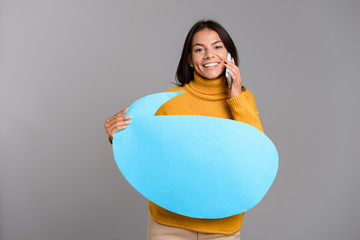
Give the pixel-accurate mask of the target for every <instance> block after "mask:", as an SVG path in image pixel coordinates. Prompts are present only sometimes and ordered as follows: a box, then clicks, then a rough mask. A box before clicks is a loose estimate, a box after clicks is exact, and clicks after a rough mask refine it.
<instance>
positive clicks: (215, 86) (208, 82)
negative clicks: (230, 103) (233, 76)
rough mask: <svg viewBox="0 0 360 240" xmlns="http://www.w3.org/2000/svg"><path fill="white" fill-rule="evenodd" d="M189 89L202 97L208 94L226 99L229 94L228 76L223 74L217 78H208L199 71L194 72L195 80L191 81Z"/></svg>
mask: <svg viewBox="0 0 360 240" xmlns="http://www.w3.org/2000/svg"><path fill="white" fill-rule="evenodd" d="M188 90H189V91H191V92H193V93H196V95H201V96H202V97H207V96H208V97H211V98H214V100H215V99H225V98H228V96H229V88H228V87H227V86H226V77H225V76H223V75H220V76H219V77H218V78H216V79H206V78H204V77H203V76H201V75H199V74H198V73H197V72H194V80H193V81H191V82H190V83H189V85H188Z"/></svg>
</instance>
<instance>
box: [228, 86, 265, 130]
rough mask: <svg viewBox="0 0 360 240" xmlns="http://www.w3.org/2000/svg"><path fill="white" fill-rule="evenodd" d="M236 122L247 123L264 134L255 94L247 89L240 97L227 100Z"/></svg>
mask: <svg viewBox="0 0 360 240" xmlns="http://www.w3.org/2000/svg"><path fill="white" fill-rule="evenodd" d="M227 103H228V104H229V106H230V108H231V113H232V115H233V117H234V120H236V121H239V122H243V123H247V124H249V125H252V126H254V127H256V128H257V129H259V130H260V131H262V132H264V130H263V128H262V126H261V122H260V118H259V112H258V110H257V108H256V104H255V99H254V96H253V94H252V93H251V92H250V91H249V90H248V89H246V90H245V91H243V92H242V93H241V94H240V95H239V96H236V97H233V98H230V99H228V100H227Z"/></svg>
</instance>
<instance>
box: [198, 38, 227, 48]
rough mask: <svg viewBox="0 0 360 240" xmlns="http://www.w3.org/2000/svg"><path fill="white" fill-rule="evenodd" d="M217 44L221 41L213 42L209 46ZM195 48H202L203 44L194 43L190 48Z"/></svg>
mask: <svg viewBox="0 0 360 240" xmlns="http://www.w3.org/2000/svg"><path fill="white" fill-rule="evenodd" d="M217 43H222V41H221V40H219V41H216V42H213V43H212V44H211V45H215V44H217ZM195 46H201V47H203V46H204V44H201V43H195V44H194V45H193V46H192V47H195Z"/></svg>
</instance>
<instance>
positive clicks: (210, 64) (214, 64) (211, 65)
mask: <svg viewBox="0 0 360 240" xmlns="http://www.w3.org/2000/svg"><path fill="white" fill-rule="evenodd" d="M217 65H219V63H209V64H206V65H204V66H205V67H213V66H217Z"/></svg>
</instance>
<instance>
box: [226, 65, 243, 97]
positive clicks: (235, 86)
mask: <svg viewBox="0 0 360 240" xmlns="http://www.w3.org/2000/svg"><path fill="white" fill-rule="evenodd" d="M225 66H226V68H227V69H229V74H230V76H231V78H232V84H231V88H230V97H231V98H233V97H236V96H238V95H240V94H241V92H242V82H241V76H240V69H239V68H238V66H236V64H235V62H234V59H231V62H229V61H228V60H225Z"/></svg>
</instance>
